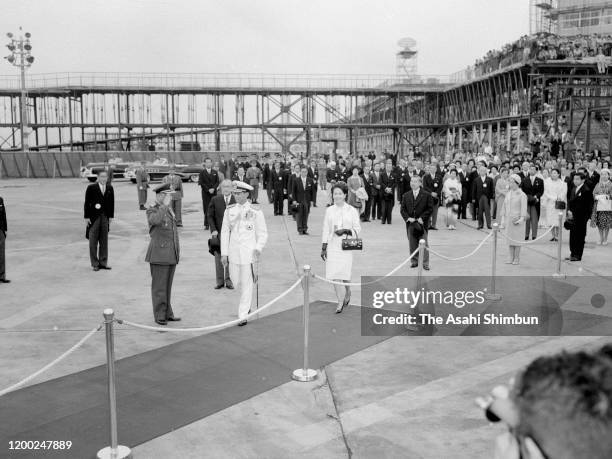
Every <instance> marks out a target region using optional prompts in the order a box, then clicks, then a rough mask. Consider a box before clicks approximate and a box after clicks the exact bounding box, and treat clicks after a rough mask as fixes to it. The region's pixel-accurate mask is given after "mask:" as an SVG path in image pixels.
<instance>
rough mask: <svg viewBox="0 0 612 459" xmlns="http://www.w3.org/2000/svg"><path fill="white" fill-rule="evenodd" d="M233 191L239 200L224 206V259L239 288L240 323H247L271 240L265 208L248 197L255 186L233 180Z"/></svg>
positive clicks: (222, 251) (222, 237) (223, 261)
mask: <svg viewBox="0 0 612 459" xmlns="http://www.w3.org/2000/svg"><path fill="white" fill-rule="evenodd" d="M233 185H234V191H233V192H232V194H233V195H234V197H235V199H236V204H231V205H229V206H227V208H226V209H225V214H224V215H223V227H222V228H221V262H222V263H223V265H224V266H227V265H228V264H229V273H230V278H231V279H232V281H233V283H234V286H235V287H238V288H239V289H240V304H239V306H238V318H239V319H241V321H240V323H239V324H238V325H239V326H242V325H246V323H247V321H246V316H247V314H248V313H249V310H250V309H251V303H252V299H253V280H254V277H255V276H256V272H257V269H256V265H257V263H259V256H260V255H261V251H262V250H263V248H264V246H265V245H266V242H267V241H268V230H267V228H266V221H265V220H264V215H263V212H262V211H261V210H260V209H259V208H258V207H255V206H252V205H251V203H250V202H248V201H247V199H248V197H249V193H250V192H251V191H253V187H252V186H251V185H248V184H246V183H244V182H240V181H234V182H233Z"/></svg>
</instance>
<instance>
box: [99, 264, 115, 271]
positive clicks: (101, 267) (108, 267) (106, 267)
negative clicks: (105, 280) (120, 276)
mask: <svg viewBox="0 0 612 459" xmlns="http://www.w3.org/2000/svg"><path fill="white" fill-rule="evenodd" d="M100 269H108V270H109V271H110V270H111V269H113V268H111V267H110V266H102V265H100Z"/></svg>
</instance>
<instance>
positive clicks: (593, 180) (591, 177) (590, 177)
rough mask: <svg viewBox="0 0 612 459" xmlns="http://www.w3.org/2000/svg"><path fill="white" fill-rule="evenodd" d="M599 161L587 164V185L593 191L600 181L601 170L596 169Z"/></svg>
mask: <svg viewBox="0 0 612 459" xmlns="http://www.w3.org/2000/svg"><path fill="white" fill-rule="evenodd" d="M596 167H597V161H591V162H589V163H588V164H587V170H586V177H585V183H584V184H585V185H586V186H587V187H588V188H589V189H590V190H591V191H592V190H594V189H595V186H596V185H597V184H598V183H599V172H597V170H596Z"/></svg>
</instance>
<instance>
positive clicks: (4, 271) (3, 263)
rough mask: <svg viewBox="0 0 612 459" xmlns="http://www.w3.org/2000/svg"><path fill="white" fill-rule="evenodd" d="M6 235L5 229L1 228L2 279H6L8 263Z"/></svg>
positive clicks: (0, 273) (0, 271) (0, 259)
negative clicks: (6, 257) (6, 258)
mask: <svg viewBox="0 0 612 459" xmlns="http://www.w3.org/2000/svg"><path fill="white" fill-rule="evenodd" d="M5 241H6V236H5V235H4V231H2V230H0V279H2V280H4V279H6V264H5V256H6V255H5V246H6V242H5Z"/></svg>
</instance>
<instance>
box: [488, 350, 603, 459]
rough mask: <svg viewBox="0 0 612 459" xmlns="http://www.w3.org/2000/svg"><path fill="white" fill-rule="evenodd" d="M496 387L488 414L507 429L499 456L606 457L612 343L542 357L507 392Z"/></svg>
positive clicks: (536, 458) (543, 458)
mask: <svg viewBox="0 0 612 459" xmlns="http://www.w3.org/2000/svg"><path fill="white" fill-rule="evenodd" d="M503 392H504V391H503V390H501V388H496V389H495V390H494V394H493V395H494V398H493V402H492V403H491V404H490V405H489V407H488V409H487V417H488V418H489V419H490V420H495V418H497V419H499V420H501V421H502V422H504V423H505V424H506V425H507V426H508V432H507V433H504V434H502V435H500V436H499V437H498V438H497V442H496V453H495V458H498V459H504V458H521V459H573V458H587V457H588V458H589V459H606V458H609V457H610V452H611V451H612V435H611V433H612V346H611V345H607V346H604V347H603V348H601V349H599V350H597V351H594V352H587V351H580V352H573V353H569V352H562V353H560V354H557V355H553V356H546V357H540V358H538V359H536V360H534V361H533V362H531V363H530V364H529V365H528V366H527V368H526V369H525V370H524V371H523V372H522V373H520V374H519V375H518V377H517V378H516V381H515V382H514V384H513V387H512V388H511V389H510V390H509V391H507V394H506V395H507V396H504V394H503Z"/></svg>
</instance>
